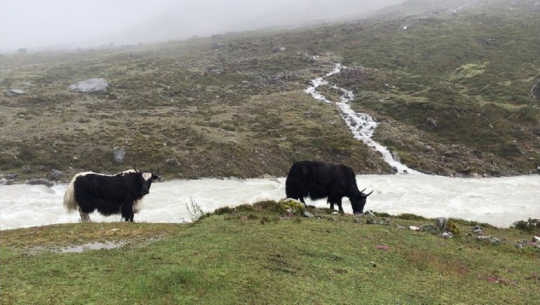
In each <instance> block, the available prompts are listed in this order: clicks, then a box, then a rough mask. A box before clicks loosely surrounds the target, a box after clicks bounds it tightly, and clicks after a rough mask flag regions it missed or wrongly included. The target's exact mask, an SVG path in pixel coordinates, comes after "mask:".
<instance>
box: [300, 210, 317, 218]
mask: <svg viewBox="0 0 540 305" xmlns="http://www.w3.org/2000/svg"><path fill="white" fill-rule="evenodd" d="M302 215H303V216H304V217H308V218H312V217H315V215H313V214H312V213H310V212H308V211H304V212H303V213H302Z"/></svg>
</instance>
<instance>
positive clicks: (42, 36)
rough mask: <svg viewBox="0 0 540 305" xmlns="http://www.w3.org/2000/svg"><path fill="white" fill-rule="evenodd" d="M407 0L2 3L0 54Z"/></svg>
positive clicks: (236, 26)
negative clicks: (21, 49) (17, 50)
mask: <svg viewBox="0 0 540 305" xmlns="http://www.w3.org/2000/svg"><path fill="white" fill-rule="evenodd" d="M400 2H403V0H380V1H369V0H0V52H10V51H14V50H16V49H18V48H30V49H32V48H41V47H62V46H64V47H78V46H80V47H90V46H97V45H100V44H109V43H111V42H112V43H114V44H116V45H120V44H125V43H132V44H133V43H138V42H155V41H165V40H170V39H183V38H186V37H191V36H193V35H200V36H205V35H212V34H218V33H223V32H226V31H230V30H236V31H240V30H243V29H255V28H259V27H263V26H270V25H283V24H297V23H299V22H302V21H308V20H313V19H323V18H331V17H337V16H342V15H346V14H358V13H362V12H367V11H371V10H374V9H379V8H382V7H384V6H387V5H390V4H396V3H400Z"/></svg>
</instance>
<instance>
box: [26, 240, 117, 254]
mask: <svg viewBox="0 0 540 305" xmlns="http://www.w3.org/2000/svg"><path fill="white" fill-rule="evenodd" d="M125 244H126V242H122V241H120V242H118V241H117V242H111V241H108V242H93V243H86V244H84V245H79V246H69V247H32V248H29V249H27V250H28V253H29V254H30V255H37V254H40V253H42V252H45V251H50V252H53V253H83V252H84V251H89V250H101V249H105V250H111V249H117V248H120V247H122V246H124V245H125Z"/></svg>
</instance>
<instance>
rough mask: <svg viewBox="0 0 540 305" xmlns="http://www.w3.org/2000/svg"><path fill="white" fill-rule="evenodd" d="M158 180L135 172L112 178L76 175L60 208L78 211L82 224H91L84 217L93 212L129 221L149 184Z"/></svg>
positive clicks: (83, 174) (97, 175)
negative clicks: (118, 215)
mask: <svg viewBox="0 0 540 305" xmlns="http://www.w3.org/2000/svg"><path fill="white" fill-rule="evenodd" d="M158 171H159V170H158ZM159 179H160V177H159V176H158V175H157V174H153V173H151V172H139V171H137V170H136V169H132V170H127V171H124V172H121V173H118V174H116V175H103V174H96V173H92V172H85V173H79V174H77V175H75V176H74V177H73V179H72V180H71V183H70V184H69V185H68V188H67V190H66V193H65V194H64V206H65V207H66V208H67V209H68V211H75V210H79V213H80V215H81V221H83V222H87V221H91V220H90V216H89V215H88V214H89V213H92V212H93V211H94V210H98V212H99V213H100V214H102V215H105V216H109V215H113V214H121V215H122V218H123V219H124V220H125V221H131V222H132V221H133V216H134V214H135V213H138V212H139V210H140V206H139V204H140V201H141V200H142V198H143V197H144V196H145V195H147V194H148V193H149V192H150V186H151V185H152V181H154V180H159Z"/></svg>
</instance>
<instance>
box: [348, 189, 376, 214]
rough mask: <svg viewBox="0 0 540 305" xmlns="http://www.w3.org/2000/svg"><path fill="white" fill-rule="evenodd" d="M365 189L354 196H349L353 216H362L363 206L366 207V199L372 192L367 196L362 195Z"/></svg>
mask: <svg viewBox="0 0 540 305" xmlns="http://www.w3.org/2000/svg"><path fill="white" fill-rule="evenodd" d="M365 190H366V189H364V190H362V191H361V192H359V193H358V194H356V195H353V196H351V198H349V199H350V200H351V205H352V208H353V213H354V214H363V213H364V206H365V205H366V199H367V197H368V196H369V195H371V193H373V191H371V192H370V193H369V194H366V193H364V191H365Z"/></svg>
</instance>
